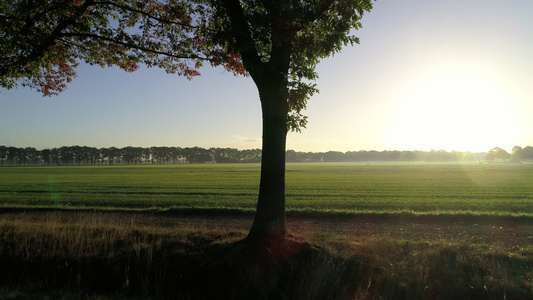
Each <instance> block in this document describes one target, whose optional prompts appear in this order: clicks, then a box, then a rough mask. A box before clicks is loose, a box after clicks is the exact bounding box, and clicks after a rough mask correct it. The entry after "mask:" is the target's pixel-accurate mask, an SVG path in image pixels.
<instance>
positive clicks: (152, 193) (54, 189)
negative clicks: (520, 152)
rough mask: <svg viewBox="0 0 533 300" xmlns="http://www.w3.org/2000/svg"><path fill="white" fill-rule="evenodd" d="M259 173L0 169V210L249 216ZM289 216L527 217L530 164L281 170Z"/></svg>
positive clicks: (532, 198)
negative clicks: (34, 208)
mask: <svg viewBox="0 0 533 300" xmlns="http://www.w3.org/2000/svg"><path fill="white" fill-rule="evenodd" d="M259 172H260V165H259V164H218V165H173V166H96V167H93V166H90V167H89V166H80V167H9V168H7V167H3V168H0V205H3V206H9V207H13V206H15V207H29V206H47V207H65V206H71V207H93V208H94V207H97V208H118V209H132V208H136V209H146V208H159V209H169V208H200V209H222V210H224V209H231V210H243V211H250V210H253V209H254V208H255V204H256V200H257V192H258V189H259ZM286 193H287V208H288V211H289V212H291V211H293V212H299V211H308V212H317V213H328V212H331V213H336V212H337V213H338V212H344V213H357V212H369V213H372V212H380V213H383V212H392V213H394V212H406V211H408V212H413V213H421V214H423V213H473V214H518V215H529V216H531V215H533V164H491V165H487V164H423V163H416V164H406V163H371V164H360V163H312V164H311V163H310V164H288V165H287V188H286Z"/></svg>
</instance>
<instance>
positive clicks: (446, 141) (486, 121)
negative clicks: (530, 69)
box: [390, 66, 517, 152]
mask: <svg viewBox="0 0 533 300" xmlns="http://www.w3.org/2000/svg"><path fill="white" fill-rule="evenodd" d="M508 97H509V96H508V95H506V93H505V89H504V88H503V83H500V82H497V81H496V80H495V79H494V78H491V77H490V76H486V74H483V72H481V71H478V70H473V69H468V68H464V67H457V66H456V67H448V68H439V69H437V70H436V71H435V72H432V73H430V74H428V76H425V78H423V79H421V80H418V81H417V83H416V84H415V85H413V86H412V87H411V88H410V89H408V90H407V93H406V94H405V95H404V97H400V98H399V102H398V103H397V105H398V107H397V108H396V110H395V112H396V113H395V117H394V118H393V120H392V124H391V125H392V130H391V132H390V134H391V137H390V138H391V139H392V140H393V141H394V144H397V145H406V146H407V145H409V146H410V147H413V146H414V147H418V149H423V150H429V149H435V150H438V149H444V150H447V151H452V150H456V151H473V152H474V151H488V150H490V149H491V148H492V147H495V145H496V144H498V143H502V142H503V140H505V141H507V140H509V139H510V138H511V136H512V135H513V131H516V130H513V128H516V126H517V124H515V122H514V119H513V117H514V115H515V113H514V112H513V107H512V105H510V102H509V99H507V98H508Z"/></svg>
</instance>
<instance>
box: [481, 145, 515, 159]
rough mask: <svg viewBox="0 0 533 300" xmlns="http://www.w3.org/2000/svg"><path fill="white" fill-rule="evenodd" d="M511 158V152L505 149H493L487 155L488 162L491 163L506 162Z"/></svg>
mask: <svg viewBox="0 0 533 300" xmlns="http://www.w3.org/2000/svg"><path fill="white" fill-rule="evenodd" d="M510 157H511V154H509V152H507V151H505V150H504V149H502V148H500V147H495V148H492V149H491V150H490V151H489V152H488V153H487V155H486V158H487V160H489V161H494V160H496V161H498V160H502V161H503V160H506V159H509V158H510Z"/></svg>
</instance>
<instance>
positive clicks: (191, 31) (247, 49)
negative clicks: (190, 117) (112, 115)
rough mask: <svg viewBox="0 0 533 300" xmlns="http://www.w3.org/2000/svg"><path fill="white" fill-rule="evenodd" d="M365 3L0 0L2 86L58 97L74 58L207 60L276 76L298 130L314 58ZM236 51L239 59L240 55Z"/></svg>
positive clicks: (176, 69)
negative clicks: (36, 91) (32, 89)
mask: <svg viewBox="0 0 533 300" xmlns="http://www.w3.org/2000/svg"><path fill="white" fill-rule="evenodd" d="M371 7H372V4H371V0H336V1H335V0H313V1H301V0H273V1H261V0H242V1H239V0H217V1H215V0H195V1H193V0H191V1H181V0H167V1H153V0H133V1H124V0H101V1H98V0H85V1H84V0H74V1H72V0H54V1H46V0H37V1H27V0H21V1H17V0H10V1H2V3H1V4H0V86H2V87H4V88H14V87H16V86H17V85H19V84H21V85H22V86H29V87H32V88H36V89H37V90H38V91H39V92H41V93H43V95H45V96H49V95H55V94H58V93H59V92H61V91H63V90H64V89H65V88H66V85H67V83H68V82H70V81H71V80H72V79H73V78H75V77H76V73H75V68H76V67H77V66H78V64H79V62H85V63H89V64H91V65H100V66H102V67H107V66H118V67H120V68H122V69H124V70H126V71H128V72H131V71H135V70H136V69H137V68H138V67H139V64H145V65H147V66H149V67H160V68H163V69H165V70H166V71H167V72H169V73H173V74H179V75H182V76H185V77H187V78H188V79H191V78H192V77H194V76H197V75H199V74H200V73H199V72H198V69H199V68H200V67H201V66H202V65H203V64H204V62H209V63H210V64H211V65H212V66H219V65H222V66H223V67H224V68H225V69H226V70H228V71H230V72H233V73H234V74H236V75H239V74H240V75H246V74H248V73H249V74H250V75H252V77H254V80H255V81H256V83H257V82H259V81H264V80H265V78H269V79H272V80H274V81H275V82H276V84H277V86H281V87H282V89H283V90H282V91H280V94H282V95H284V96H283V97H284V98H285V99H284V101H287V107H288V111H289V112H290V113H289V115H288V121H287V123H288V127H289V128H290V129H293V130H300V128H302V127H305V124H306V123H307V118H306V117H305V116H303V114H302V111H303V110H304V109H305V107H306V104H307V100H309V98H310V97H311V96H312V95H313V94H314V93H316V92H318V89H317V88H316V85H315V84H314V83H313V81H314V80H316V79H317V77H318V75H317V73H316V71H315V67H316V65H317V64H318V63H319V61H320V59H322V58H325V57H328V56H330V55H331V54H333V53H336V52H338V51H340V50H341V48H342V46H345V45H348V44H354V43H358V42H359V41H358V39H357V38H356V37H354V36H351V35H349V33H350V31H351V30H352V29H359V28H360V27H361V23H360V19H361V17H362V15H363V13H364V12H365V11H369V10H370V9H371ZM241 58H242V60H241Z"/></svg>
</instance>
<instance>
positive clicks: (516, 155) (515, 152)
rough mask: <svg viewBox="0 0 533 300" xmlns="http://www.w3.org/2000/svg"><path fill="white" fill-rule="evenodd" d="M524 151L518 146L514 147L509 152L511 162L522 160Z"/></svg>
mask: <svg viewBox="0 0 533 300" xmlns="http://www.w3.org/2000/svg"><path fill="white" fill-rule="evenodd" d="M523 151H524V149H522V147H520V146H514V147H513V149H512V150H511V160H512V161H521V160H523V159H524V157H523V156H524V155H523Z"/></svg>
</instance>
